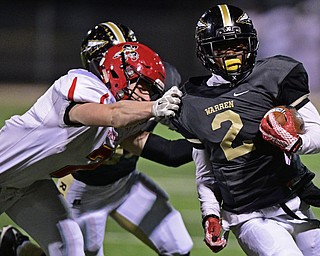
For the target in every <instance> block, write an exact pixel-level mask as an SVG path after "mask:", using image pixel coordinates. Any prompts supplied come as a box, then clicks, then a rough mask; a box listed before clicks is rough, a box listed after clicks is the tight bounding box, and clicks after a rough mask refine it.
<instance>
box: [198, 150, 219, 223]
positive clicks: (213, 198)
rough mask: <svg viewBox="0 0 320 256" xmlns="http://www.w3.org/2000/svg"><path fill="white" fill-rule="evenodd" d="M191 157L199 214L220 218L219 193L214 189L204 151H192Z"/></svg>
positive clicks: (209, 166) (207, 158)
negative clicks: (194, 172) (194, 167)
mask: <svg viewBox="0 0 320 256" xmlns="http://www.w3.org/2000/svg"><path fill="white" fill-rule="evenodd" d="M192 157H193V160H194V163H195V166H196V182H197V190H198V198H199V201H200V207H201V214H202V216H203V217H205V216H207V215H210V214H214V215H216V216H220V202H219V200H221V199H220V192H219V190H218V188H217V187H215V178H214V173H213V171H212V168H211V164H210V160H209V156H208V154H207V153H206V151H205V150H201V149H195V148H194V149H193V151H192Z"/></svg>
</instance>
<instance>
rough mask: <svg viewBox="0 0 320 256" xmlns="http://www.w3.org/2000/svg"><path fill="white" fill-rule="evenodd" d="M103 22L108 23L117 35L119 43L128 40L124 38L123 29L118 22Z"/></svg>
mask: <svg viewBox="0 0 320 256" xmlns="http://www.w3.org/2000/svg"><path fill="white" fill-rule="evenodd" d="M103 24H104V25H106V26H107V27H108V28H109V29H110V30H111V31H112V32H113V34H114V35H115V36H116V39H117V41H119V43H124V42H126V39H125V38H124V36H123V34H122V31H121V29H120V28H119V27H118V26H117V25H116V24H114V23H113V22H110V21H109V22H106V23H103Z"/></svg>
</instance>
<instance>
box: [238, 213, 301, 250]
mask: <svg viewBox="0 0 320 256" xmlns="http://www.w3.org/2000/svg"><path fill="white" fill-rule="evenodd" d="M232 231H233V232H234V234H235V236H236V237H237V239H238V242H239V244H240V246H241V247H242V249H243V250H244V251H245V252H246V254H248V255H259V256H266V255H281V256H286V255H287V256H303V254H302V253H301V251H300V250H299V248H298V247H297V245H296V243H295V241H294V239H293V238H292V236H291V234H290V233H289V232H288V230H286V229H285V228H284V227H283V226H282V225H279V224H278V223H277V222H276V221H274V220H270V219H263V218H254V219H251V220H249V221H247V222H245V223H243V224H242V225H239V226H237V227H236V228H233V229H232Z"/></svg>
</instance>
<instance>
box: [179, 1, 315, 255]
mask: <svg viewBox="0 0 320 256" xmlns="http://www.w3.org/2000/svg"><path fill="white" fill-rule="evenodd" d="M275 26H276V24H275ZM195 37H196V42H197V56H198V58H199V59H200V60H201V62H202V63H203V65H204V66H205V67H206V68H207V69H208V70H210V71H211V73H212V75H210V76H202V77H192V78H190V79H189V80H188V82H186V83H185V84H184V86H183V87H184V88H183V90H184V93H185V94H184V96H183V98H182V107H181V111H180V113H179V114H178V115H177V116H176V117H175V118H174V120H173V123H174V124H175V125H176V126H177V127H178V128H179V131H180V132H181V133H183V135H184V136H185V137H187V138H188V139H190V140H191V141H193V142H194V151H193V157H194V160H195V163H196V173H197V175H196V177H197V186H198V193H199V199H200V202H201V212H202V216H203V227H204V232H205V243H206V244H207V245H208V247H209V248H210V249H211V250H212V251H213V252H218V251H219V250H221V249H223V248H224V247H225V246H226V243H227V241H226V237H225V236H223V235H222V234H220V233H222V232H221V230H222V227H221V222H220V221H221V219H222V226H223V228H224V229H225V230H226V231H227V233H228V230H231V231H232V232H233V233H234V234H235V236H236V237H237V239H238V242H239V244H240V246H241V248H242V249H243V251H244V252H245V253H246V254H248V255H320V229H319V221H318V220H316V219H315V216H314V214H313V213H312V211H311V209H310V206H309V204H310V203H311V204H314V205H316V206H319V198H320V197H319V194H317V192H318V190H317V188H316V187H315V186H314V185H313V183H312V182H310V181H311V179H312V178H313V176H314V174H312V173H311V172H310V171H309V170H308V169H307V168H306V167H305V166H304V165H303V164H302V163H301V162H300V159H299V155H301V154H311V153H318V152H320V117H319V113H318V111H317V110H316V108H315V107H314V105H313V104H312V103H311V102H310V100H309V98H308V95H309V93H310V92H309V86H308V75H307V72H306V70H305V69H304V67H303V65H302V63H300V62H298V61H296V60H294V59H292V58H290V57H287V56H280V55H278V56H274V57H270V58H265V59H261V60H257V61H256V53H257V49H258V45H259V43H258V38H257V32H256V30H255V28H254V26H253V23H252V20H251V19H250V18H249V16H248V15H247V13H246V12H244V11H243V10H241V9H240V8H238V7H235V6H231V5H227V4H221V5H217V6H214V7H212V8H210V9H209V10H208V11H206V12H205V13H204V14H203V15H202V16H201V17H200V19H199V20H198V22H197V25H196V31H195ZM275 43H276V41H275ZM278 105H288V106H292V107H295V108H296V109H297V110H298V112H299V113H300V114H301V116H302V117H303V119H304V122H305V130H306V131H305V133H304V134H298V133H297V132H296V130H295V129H294V128H293V127H292V125H291V126H290V125H286V126H284V127H281V126H279V124H278V123H277V122H275V124H276V125H275V126H274V127H272V126H270V124H269V123H268V122H265V121H263V122H261V120H262V119H263V118H264V115H265V114H266V112H268V110H270V109H271V108H273V107H275V106H278ZM287 118H288V119H292V116H290V114H289V113H288V116H287ZM260 124H261V125H260ZM275 127H278V128H279V129H276V128H275ZM262 134H263V136H262ZM266 139H267V140H268V141H266ZM269 142H272V143H269ZM292 181H294V182H293V183H294V184H295V185H297V186H292V184H291V183H292ZM288 182H289V183H290V185H289V186H288ZM298 184H299V185H298ZM297 190H299V191H297ZM304 190H307V191H309V192H310V193H311V196H310V195H308V196H307V197H304V196H306V194H304ZM309 192H307V194H308V193H309ZM297 193H298V194H299V195H301V197H302V198H303V200H304V201H303V200H301V199H300V198H299V197H298V196H297ZM314 195H315V196H314ZM317 195H318V196H317ZM313 196H314V197H313ZM316 198H317V199H316ZM313 199H316V200H313ZM306 201H307V202H308V203H309V204H306V203H305V202H306Z"/></svg>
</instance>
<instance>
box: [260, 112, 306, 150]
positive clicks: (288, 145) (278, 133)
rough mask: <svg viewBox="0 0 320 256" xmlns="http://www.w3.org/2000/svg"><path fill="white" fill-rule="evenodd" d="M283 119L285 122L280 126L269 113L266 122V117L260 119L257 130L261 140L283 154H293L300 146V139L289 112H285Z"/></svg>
mask: <svg viewBox="0 0 320 256" xmlns="http://www.w3.org/2000/svg"><path fill="white" fill-rule="evenodd" d="M267 114H268V113H267ZM285 117H286V119H287V122H286V123H285V124H284V125H283V126H282V125H281V124H280V123H279V122H278V121H277V120H276V118H275V115H274V114H273V113H272V112H271V113H269V114H268V120H267V118H266V115H265V116H264V117H263V118H262V120H261V122H260V127H259V129H260V131H261V133H262V138H263V139H265V140H266V141H268V142H270V143H271V144H273V145H275V146H278V147H279V148H280V149H281V150H282V151H284V152H287V153H295V152H296V151H297V150H298V149H299V147H300V146H301V145H302V139H301V137H300V136H299V134H298V133H297V131H296V128H295V126H294V121H293V116H292V114H291V112H289V111H286V112H285Z"/></svg>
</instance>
